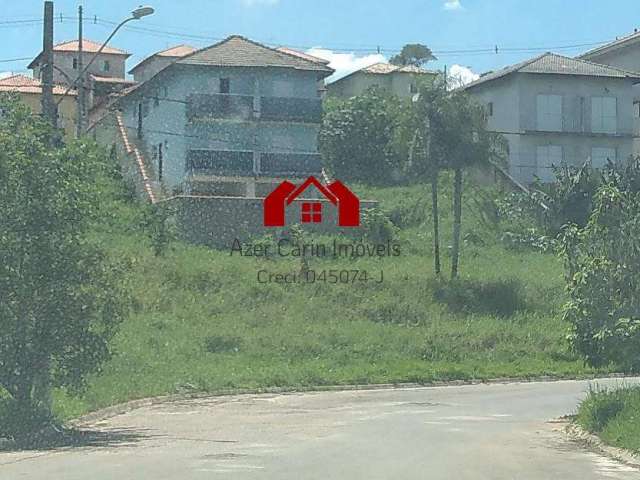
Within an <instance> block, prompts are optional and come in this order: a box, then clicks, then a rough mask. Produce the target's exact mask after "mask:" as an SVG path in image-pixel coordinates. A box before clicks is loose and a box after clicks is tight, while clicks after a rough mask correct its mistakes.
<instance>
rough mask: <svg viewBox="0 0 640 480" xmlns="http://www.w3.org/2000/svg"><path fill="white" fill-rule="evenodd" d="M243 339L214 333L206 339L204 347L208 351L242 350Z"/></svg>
mask: <svg viewBox="0 0 640 480" xmlns="http://www.w3.org/2000/svg"><path fill="white" fill-rule="evenodd" d="M241 343H242V339H241V338H238V337H229V336H226V335H212V336H209V337H206V338H205V339H204V349H205V350H206V351H207V352H208V353H236V352H238V351H239V350H240V344H241Z"/></svg>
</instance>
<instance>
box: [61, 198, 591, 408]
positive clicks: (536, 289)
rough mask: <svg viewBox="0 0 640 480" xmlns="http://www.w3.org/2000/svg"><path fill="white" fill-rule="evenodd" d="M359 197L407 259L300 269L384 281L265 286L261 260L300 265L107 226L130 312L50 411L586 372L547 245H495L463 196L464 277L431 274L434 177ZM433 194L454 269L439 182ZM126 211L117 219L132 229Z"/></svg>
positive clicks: (282, 268)
mask: <svg viewBox="0 0 640 480" xmlns="http://www.w3.org/2000/svg"><path fill="white" fill-rule="evenodd" d="M360 193H363V195H364V196H366V197H369V198H376V199H379V200H380V201H381V206H382V208H383V209H384V210H385V212H386V213H387V214H388V216H389V217H390V218H391V219H392V220H393V222H394V223H395V224H396V225H397V227H398V228H399V230H398V232H397V234H396V240H397V241H398V242H399V243H400V245H401V255H400V256H398V257H383V258H373V259H371V258H365V259H338V260H334V259H330V258H329V259H322V258H310V259H309V268H311V269H316V270H328V269H348V270H360V271H362V270H366V271H368V272H370V273H371V274H374V273H376V274H377V272H380V271H382V272H384V282H383V283H376V282H368V283H363V282H356V283H353V284H336V285H334V284H326V283H321V282H316V283H315V284H308V285H305V284H302V285H298V284H296V285H282V284H276V283H270V284H261V283H259V282H258V281H257V272H258V271H259V270H267V271H269V272H275V273H283V274H286V273H292V272H298V271H300V269H301V262H300V260H299V259H297V258H284V259H282V258H277V259H274V258H240V257H238V256H234V257H231V256H230V252H229V251H213V250H208V249H205V248H199V247H193V246H188V245H184V244H181V243H174V244H172V245H171V248H170V249H169V250H168V252H167V253H166V254H165V255H164V256H160V257H156V256H154V254H153V250H152V248H151V247H150V243H149V241H148V239H147V238H146V236H145V235H144V234H143V233H141V232H140V231H138V230H137V229H136V228H128V231H127V232H125V233H123V231H124V230H125V229H123V228H120V227H118V228H113V229H112V231H109V232H104V233H103V236H104V238H105V242H106V244H107V245H108V248H109V250H110V251H111V252H112V254H113V255H114V256H117V257H119V258H125V259H129V261H130V262H131V265H132V277H131V278H130V279H129V282H130V285H131V289H132V292H133V296H134V299H135V305H134V310H133V312H132V314H131V316H130V318H129V319H128V320H127V321H126V322H125V324H124V325H123V326H122V329H121V331H120V333H119V334H118V336H117V338H116V341H115V351H116V354H115V356H114V358H113V359H112V360H111V361H110V362H109V363H108V364H107V365H106V366H105V368H104V371H103V372H102V374H101V375H100V376H97V377H95V378H93V379H92V380H91V381H90V383H89V387H88V389H87V390H86V392H84V393H83V394H82V395H80V396H75V395H72V394H70V393H68V392H64V391H58V392H56V409H57V411H58V413H59V414H60V415H61V416H62V417H65V418H68V417H70V416H74V415H78V414H81V413H83V412H86V411H88V410H92V409H96V408H99V407H102V406H106V405H110V404H114V403H117V402H122V401H125V400H130V399H133V398H140V397H147V396H153V395H159V394H165V393H172V392H188V391H215V390H217V389H224V388H232V387H249V388H260V387H268V386H282V387H291V388H295V387H298V386H314V385H328V384H352V383H378V382H429V381H433V380H444V379H471V378H475V379H486V378H491V377H499V376H534V375H543V374H544V375H558V376H560V375H574V374H580V373H589V372H591V370H589V369H588V368H586V367H584V366H583V363H582V361H581V360H579V359H578V358H577V357H576V356H574V355H572V354H571V353H570V352H569V351H568V349H567V346H566V344H565V335H566V332H567V325H565V324H564V323H563V322H562V321H561V319H560V315H559V310H560V307H561V305H562V303H563V302H564V301H565V298H564V293H563V280H562V265H561V262H560V261H559V260H558V259H557V258H556V257H555V256H554V255H553V254H544V253H539V252H536V251H533V250H528V251H527V250H524V251H523V250H519V251H513V250H509V249H506V248H505V247H503V246H502V244H501V242H500V241H499V232H498V231H497V230H496V228H497V227H496V226H495V225H494V226H492V225H490V224H488V223H487V221H483V220H482V218H483V215H482V213H483V212H482V211H481V210H482V207H481V206H479V203H478V202H477V201H476V200H477V199H476V198H474V197H472V194H471V193H470V194H468V195H467V202H466V203H465V211H464V224H463V238H464V239H465V241H464V244H463V251H462V264H461V271H462V276H461V279H460V280H459V281H458V282H455V283H453V284H452V283H449V282H446V281H442V280H439V279H436V278H435V276H434V274H433V267H432V263H433V260H432V254H431V241H432V238H431V231H432V229H431V226H430V217H429V212H430V204H429V202H428V199H430V191H429V189H428V187H422V186H416V187H404V188H387V189H371V188H369V189H360ZM441 201H442V205H443V206H442V210H443V225H442V228H443V241H442V247H443V262H444V267H445V272H447V269H448V259H449V257H448V251H449V248H448V247H449V244H450V242H449V236H450V230H451V228H450V218H449V216H450V215H449V210H450V198H449V196H448V195H447V192H446V189H445V192H444V194H443V195H442V198H441ZM132 208H133V207H126V208H125V207H123V209H122V212H119V213H118V214H117V215H120V216H121V217H122V218H123V219H127V218H129V217H131V218H129V220H126V222H130V223H135V216H136V214H135V212H133V213H132ZM122 221H123V220H119V221H118V222H116V223H117V224H118V225H120V223H122ZM316 240H317V241H329V240H330V239H316Z"/></svg>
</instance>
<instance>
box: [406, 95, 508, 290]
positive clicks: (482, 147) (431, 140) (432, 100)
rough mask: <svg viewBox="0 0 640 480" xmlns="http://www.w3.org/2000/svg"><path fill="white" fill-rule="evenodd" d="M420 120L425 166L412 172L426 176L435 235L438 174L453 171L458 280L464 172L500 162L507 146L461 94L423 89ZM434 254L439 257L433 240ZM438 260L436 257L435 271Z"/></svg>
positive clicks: (453, 261) (454, 264)
mask: <svg viewBox="0 0 640 480" xmlns="http://www.w3.org/2000/svg"><path fill="white" fill-rule="evenodd" d="M416 109H417V111H418V112H420V114H419V117H422V118H423V119H424V120H423V122H425V121H426V123H424V124H423V125H424V126H420V125H418V127H417V128H418V131H423V132H424V133H423V134H422V137H423V138H424V139H426V140H425V144H426V145H427V147H428V148H427V154H426V155H425V156H424V164H423V165H420V164H417V165H415V166H414V167H413V168H415V169H418V173H419V174H421V173H422V172H425V173H428V174H429V175H430V177H431V182H432V192H433V193H432V194H433V208H434V233H437V231H438V220H437V215H438V212H437V188H438V174H439V172H440V170H442V169H450V170H453V171H454V180H453V241H452V249H451V277H452V278H456V277H457V276H458V263H459V255H460V231H461V226H462V190H463V172H464V169H467V168H469V167H483V166H484V167H488V166H490V165H491V163H492V162H496V161H499V160H500V158H501V154H502V152H504V151H506V142H505V141H504V139H503V137H502V136H501V135H498V134H495V133H493V132H490V131H488V130H487V128H486V115H485V112H484V109H483V108H482V107H481V106H480V105H478V104H477V103H475V102H473V101H472V100H471V99H470V98H469V97H468V95H467V94H466V93H464V92H463V91H460V90H456V91H453V92H447V91H446V90H445V89H444V88H442V87H441V86H438V85H436V86H429V85H424V86H422V88H421V91H420V97H419V100H418V102H417V107H416ZM434 250H435V252H434V253H436V254H437V253H438V251H439V246H438V240H437V239H435V243H434ZM438 266H439V259H438V258H437V256H436V271H438Z"/></svg>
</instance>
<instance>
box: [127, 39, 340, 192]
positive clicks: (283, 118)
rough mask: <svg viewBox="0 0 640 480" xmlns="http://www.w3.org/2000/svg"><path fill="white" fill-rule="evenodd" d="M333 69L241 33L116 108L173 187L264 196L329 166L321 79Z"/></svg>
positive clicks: (134, 91) (160, 177) (132, 92)
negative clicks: (321, 146) (323, 144)
mask: <svg viewBox="0 0 640 480" xmlns="http://www.w3.org/2000/svg"><path fill="white" fill-rule="evenodd" d="M332 73H333V70H332V69H331V68H329V67H328V66H327V65H326V64H325V63H321V62H316V61H312V60H309V59H306V58H303V57H301V56H300V55H293V54H291V53H287V52H283V51H279V50H277V49H274V48H270V47H267V46H264V45H261V44H259V43H256V42H253V41H251V40H248V39H246V38H244V37H241V36H231V37H229V38H227V39H226V40H224V41H222V42H220V43H217V44H215V45H212V46H210V47H206V48H203V49H200V50H197V51H194V52H192V53H190V54H188V55H186V56H182V57H180V58H179V59H177V60H175V61H174V62H173V63H170V64H169V65H168V66H165V67H164V68H163V69H161V70H159V71H158V72H157V73H156V74H155V75H154V76H152V77H151V78H149V79H148V80H146V81H145V82H143V83H140V84H138V85H136V86H134V87H132V88H129V89H127V90H125V91H124V92H123V93H122V94H121V96H120V98H119V99H118V100H117V103H116V107H117V109H118V115H119V116H120V122H121V123H122V125H123V127H124V129H125V130H126V134H127V137H128V139H130V140H131V142H135V143H136V144H137V145H138V147H139V148H140V151H141V153H142V155H144V157H145V161H146V163H147V164H148V165H149V166H150V168H149V173H148V176H149V177H150V179H151V180H152V181H154V182H156V183H158V184H160V185H161V186H162V189H163V190H164V191H165V192H167V193H169V194H170V193H184V194H199V195H213V196H216V195H222V196H224V195H227V196H229V195H231V196H244V197H252V198H255V197H264V196H265V195H266V194H267V193H268V192H270V191H271V189H272V188H273V186H274V185H275V184H277V183H279V182H280V181H281V180H282V179H283V178H304V177H306V176H308V175H310V174H316V175H319V174H321V170H322V167H321V159H320V155H319V154H318V149H317V135H318V131H319V128H320V122H321V117H322V100H321V98H320V97H319V92H318V82H319V81H320V80H321V79H323V78H325V77H327V76H329V75H331V74H332Z"/></svg>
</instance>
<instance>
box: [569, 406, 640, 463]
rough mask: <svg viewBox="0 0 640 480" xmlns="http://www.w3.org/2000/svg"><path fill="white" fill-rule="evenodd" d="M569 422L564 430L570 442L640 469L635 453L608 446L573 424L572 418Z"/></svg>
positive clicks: (639, 460)
mask: <svg viewBox="0 0 640 480" xmlns="http://www.w3.org/2000/svg"><path fill="white" fill-rule="evenodd" d="M567 421H568V422H569V424H568V425H567V426H566V427H565V428H564V432H565V434H566V435H567V436H568V437H569V439H570V440H572V441H574V442H577V443H579V444H581V445H582V446H584V447H586V448H587V449H588V450H591V451H593V452H595V453H599V454H601V455H604V456H605V457H609V458H612V459H614V460H617V461H619V462H622V463H624V464H625V465H628V466H630V467H634V468H637V469H640V457H638V456H637V455H636V454H634V453H633V452H631V451H629V450H626V449H624V448H619V447H612V446H611V445H607V444H606V443H604V442H603V441H602V440H601V439H600V437H598V436H597V435H594V434H592V433H589V432H587V431H586V430H584V429H583V428H582V427H580V426H579V425H576V424H575V423H573V419H572V418H569V419H567Z"/></svg>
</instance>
